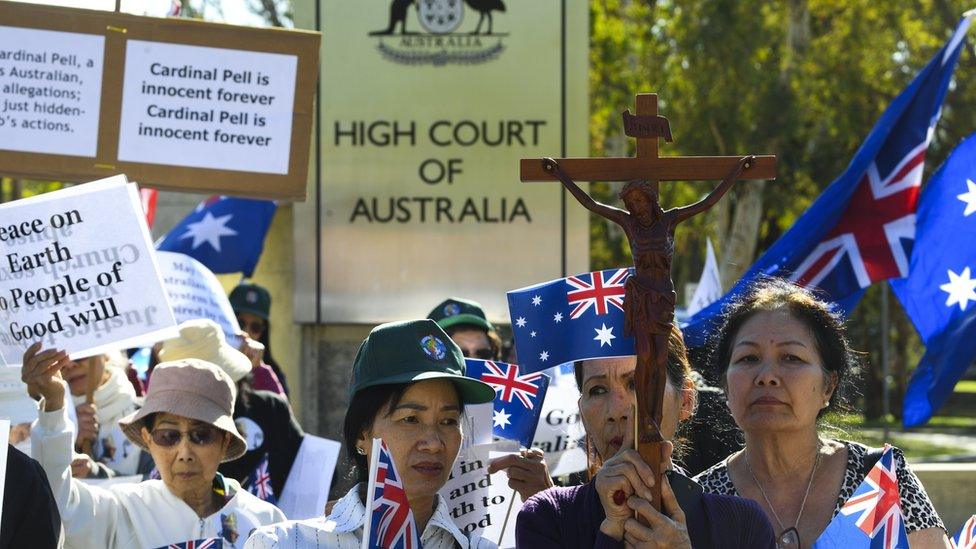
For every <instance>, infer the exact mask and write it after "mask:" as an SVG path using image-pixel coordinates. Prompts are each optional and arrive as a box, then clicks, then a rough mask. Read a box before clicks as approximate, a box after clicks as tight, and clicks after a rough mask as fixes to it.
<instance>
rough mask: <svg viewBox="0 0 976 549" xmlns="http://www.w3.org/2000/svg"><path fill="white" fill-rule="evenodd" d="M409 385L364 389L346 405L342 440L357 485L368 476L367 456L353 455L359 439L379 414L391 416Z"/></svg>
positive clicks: (390, 385)
mask: <svg viewBox="0 0 976 549" xmlns="http://www.w3.org/2000/svg"><path fill="white" fill-rule="evenodd" d="M410 385H411V384H410V383H394V384H389V385H374V386H372V387H366V388H365V389H361V390H360V391H359V392H357V393H356V394H355V395H353V397H352V399H351V400H350V401H349V407H348V408H347V409H346V419H345V421H344V423H343V426H342V440H343V442H345V445H346V455H347V456H348V457H349V459H350V460H351V461H352V462H353V464H354V465H355V467H354V468H353V471H352V472H351V473H352V476H354V478H355V479H356V482H362V481H364V480H366V476H367V475H368V474H369V463H367V462H366V456H364V455H361V454H359V453H358V452H356V444H357V442H358V441H359V437H360V435H362V433H363V431H366V430H368V429H370V428H371V427H372V426H373V421H374V420H375V419H376V418H377V417H378V416H379V415H380V413H383V414H384V415H387V416H388V415H390V414H392V413H393V410H394V409H395V408H396V407H397V405H398V404H400V399H402V398H403V393H405V392H406V391H407V387H409V386H410ZM456 390H457V389H456V388H455V391H456ZM457 398H458V402H459V403H461V402H462V401H461V395H460V393H458V394H457Z"/></svg>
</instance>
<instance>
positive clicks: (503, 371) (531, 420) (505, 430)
mask: <svg viewBox="0 0 976 549" xmlns="http://www.w3.org/2000/svg"><path fill="white" fill-rule="evenodd" d="M464 363H465V366H466V368H465V375H466V376H468V377H473V378H474V379H480V380H481V381H484V382H485V383H487V384H488V385H491V386H492V388H494V389H495V402H494V405H493V411H492V418H491V423H492V433H493V434H494V435H495V436H496V437H501V438H506V439H509V440H517V441H519V443H521V444H522V446H524V447H526V448H531V447H532V438H533V437H534V436H535V428H536V427H537V426H538V425H539V415H540V414H541V413H542V403H543V402H545V400H546V390H547V389H548V388H549V376H547V375H546V374H544V373H542V372H534V373H531V374H521V375H520V374H519V367H518V366H517V365H515V364H506V363H504V362H494V361H491V360H481V359H477V358H466V359H464Z"/></svg>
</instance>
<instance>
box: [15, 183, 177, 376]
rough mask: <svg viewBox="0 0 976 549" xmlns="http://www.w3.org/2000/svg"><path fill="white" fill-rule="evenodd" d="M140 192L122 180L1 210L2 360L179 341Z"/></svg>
mask: <svg viewBox="0 0 976 549" xmlns="http://www.w3.org/2000/svg"><path fill="white" fill-rule="evenodd" d="M175 325H176V323H175V319H174V318H173V312H172V311H171V310H170V307H169V303H168V301H167V298H166V292H165V291H164V290H163V287H162V282H161V281H160V278H159V268H158V266H157V264H156V255H155V252H154V251H153V248H152V244H151V242H150V240H149V230H148V228H147V227H146V218H145V215H144V214H143V212H142V206H141V203H140V200H139V194H138V190H137V189H136V187H135V185H133V184H129V183H127V182H126V178H125V176H115V177H111V178H108V179H103V180H100V181H96V182H93V183H88V184H86V185H78V186H75V187H70V188H67V189H64V190H61V191H55V192H52V193H47V194H44V195H40V196H36V197H31V198H28V199H24V200H18V201H15V202H9V203H6V204H2V205H0V360H3V361H5V362H6V363H7V364H10V365H19V364H20V362H21V357H22V355H23V352H24V350H25V349H26V348H27V347H29V346H30V345H31V344H32V343H34V342H35V341H42V342H43V346H44V348H48V349H53V348H56V349H64V350H66V351H67V352H68V353H69V354H71V355H73V356H86V355H91V354H95V353H98V352H102V351H104V350H107V349H112V348H124V347H127V346H128V345H129V344H130V343H132V342H134V341H138V340H139V339H145V338H148V337H156V338H157V339H165V338H167V337H172V336H173V335H175V329H174V328H175Z"/></svg>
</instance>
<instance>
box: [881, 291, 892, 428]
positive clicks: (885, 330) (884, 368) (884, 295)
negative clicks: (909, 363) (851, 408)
mask: <svg viewBox="0 0 976 549" xmlns="http://www.w3.org/2000/svg"><path fill="white" fill-rule="evenodd" d="M888 316H889V310H888V281H887V280H885V281H884V282H882V283H881V414H882V420H881V421H882V423H883V425H884V441H885V442H887V441H888V440H889V435H890V434H891V425H890V422H889V421H888V414H890V413H891V395H890V394H889V392H888V377H889V375H890V373H891V372H890V370H891V366H890V358H891V355H890V352H889V351H890V350H889V348H888V344H889V341H888V340H889V332H890V328H889V325H888V322H889V320H888Z"/></svg>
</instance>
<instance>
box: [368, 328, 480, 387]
mask: <svg viewBox="0 0 976 549" xmlns="http://www.w3.org/2000/svg"><path fill="white" fill-rule="evenodd" d="M464 370H465V367H464V356H462V355H461V349H459V348H458V346H457V344H456V343H454V342H453V341H452V340H451V338H450V337H448V336H447V334H446V333H444V330H442V329H441V327H440V326H438V325H437V323H436V322H434V321H433V320H430V319H426V318H425V319H423V320H406V321H403V322H390V323H388V324H380V325H379V326H377V327H375V328H373V331H371V332H370V333H369V336H367V337H366V339H365V340H363V344H362V345H360V346H359V353H358V354H356V361H355V362H354V363H353V366H352V382H351V383H350V384H349V396H353V395H355V394H356V393H358V392H359V391H361V390H363V389H365V388H367V387H373V386H374V385H387V384H392V383H412V382H415V381H425V380H428V379H448V380H450V381H452V382H454V385H455V386H456V387H457V389H458V393H459V394H460V395H461V401H462V402H463V403H464V404H482V403H485V402H491V401H492V400H494V399H495V390H494V389H492V388H491V386H490V385H488V384H487V383H483V382H481V381H479V380H477V379H472V378H470V377H465V375H464Z"/></svg>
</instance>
